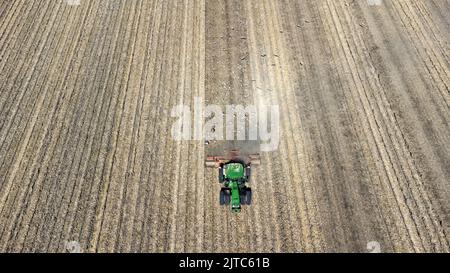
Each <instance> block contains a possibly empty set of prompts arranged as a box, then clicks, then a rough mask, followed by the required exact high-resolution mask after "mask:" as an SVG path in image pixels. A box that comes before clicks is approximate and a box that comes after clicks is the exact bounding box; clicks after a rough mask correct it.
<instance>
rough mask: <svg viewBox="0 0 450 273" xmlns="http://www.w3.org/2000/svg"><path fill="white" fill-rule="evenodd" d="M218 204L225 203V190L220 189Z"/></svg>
mask: <svg viewBox="0 0 450 273" xmlns="http://www.w3.org/2000/svg"><path fill="white" fill-rule="evenodd" d="M220 205H221V206H224V205H225V191H224V190H220Z"/></svg>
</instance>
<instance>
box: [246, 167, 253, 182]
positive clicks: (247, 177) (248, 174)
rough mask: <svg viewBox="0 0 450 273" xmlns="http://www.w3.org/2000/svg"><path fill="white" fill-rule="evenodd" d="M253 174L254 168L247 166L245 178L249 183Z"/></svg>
mask: <svg viewBox="0 0 450 273" xmlns="http://www.w3.org/2000/svg"><path fill="white" fill-rule="evenodd" d="M251 174H252V169H251V168H250V166H249V167H247V168H245V179H246V180H247V183H248V182H250V176H251Z"/></svg>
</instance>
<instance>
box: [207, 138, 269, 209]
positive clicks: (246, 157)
mask: <svg viewBox="0 0 450 273" xmlns="http://www.w3.org/2000/svg"><path fill="white" fill-rule="evenodd" d="M259 151H260V149H259V141H253V140H246V141H208V144H207V148H206V149H205V152H206V157H205V166H206V167H209V168H215V169H216V170H218V171H219V182H220V184H221V189H220V199H219V200H220V205H221V206H230V207H231V211H232V212H235V213H238V212H240V211H241V208H242V206H243V205H250V204H251V203H252V190H251V188H250V187H248V186H247V184H248V183H249V182H250V174H251V170H252V168H253V167H256V166H258V165H260V164H261V159H260V155H259Z"/></svg>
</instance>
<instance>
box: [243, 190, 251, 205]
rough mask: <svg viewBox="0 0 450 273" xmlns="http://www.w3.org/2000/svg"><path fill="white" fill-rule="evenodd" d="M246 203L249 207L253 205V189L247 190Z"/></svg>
mask: <svg viewBox="0 0 450 273" xmlns="http://www.w3.org/2000/svg"><path fill="white" fill-rule="evenodd" d="M245 203H246V204H247V205H251V204H252V189H251V188H247V190H246V191H245Z"/></svg>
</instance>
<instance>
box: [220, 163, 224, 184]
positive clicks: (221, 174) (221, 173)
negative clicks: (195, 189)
mask: <svg viewBox="0 0 450 273" xmlns="http://www.w3.org/2000/svg"><path fill="white" fill-rule="evenodd" d="M223 180H224V175H223V168H222V167H220V168H219V183H220V184H222V183H223Z"/></svg>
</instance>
